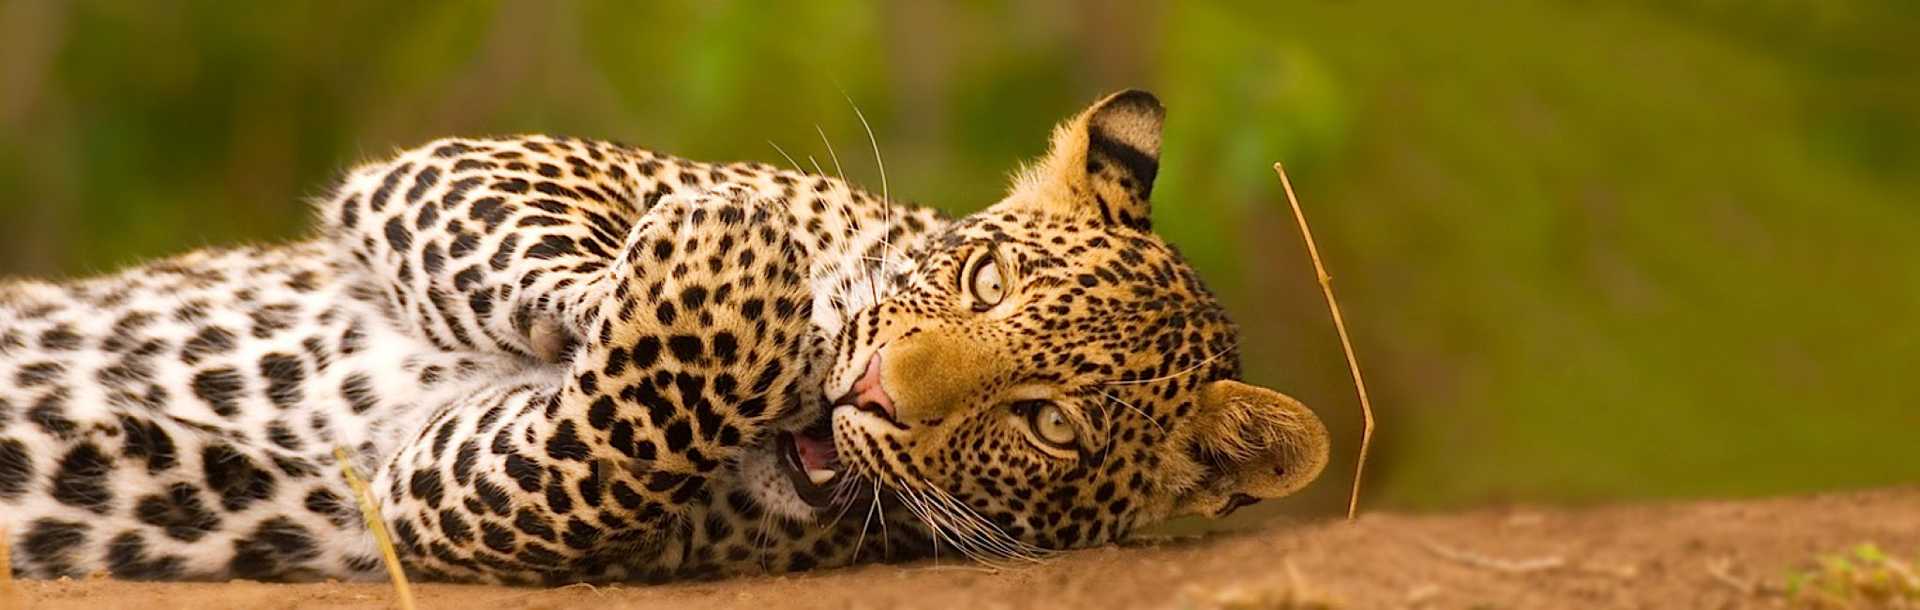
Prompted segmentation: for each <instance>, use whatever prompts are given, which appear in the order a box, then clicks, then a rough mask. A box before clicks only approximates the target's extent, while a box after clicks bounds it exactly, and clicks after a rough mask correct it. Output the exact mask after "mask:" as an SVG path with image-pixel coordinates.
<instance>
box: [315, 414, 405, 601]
mask: <svg viewBox="0 0 1920 610" xmlns="http://www.w3.org/2000/svg"><path fill="white" fill-rule="evenodd" d="M333 457H334V458H335V459H337V460H339V461H340V474H341V475H342V476H345V477H346V478H347V485H348V486H350V487H352V488H353V497H354V498H356V499H358V500H359V503H360V516H361V517H364V518H365V519H366V522H367V529H370V530H373V540H374V542H376V543H378V544H379V545H380V556H381V557H382V558H384V559H386V563H387V577H388V578H389V579H390V580H392V581H393V593H394V596H395V597H396V598H397V601H398V602H399V604H400V610H414V607H415V606H414V604H413V587H411V586H409V585H408V584H407V572H406V570H404V569H402V568H401V567H400V554H399V553H396V552H394V550H393V537H391V536H388V535H387V522H386V520H385V519H381V518H380V508H379V507H378V506H375V505H374V503H373V493H372V492H369V491H367V483H366V481H363V480H361V479H360V473H358V472H355V471H354V470H353V461H352V460H350V459H347V450H346V448H344V447H334V448H333Z"/></svg>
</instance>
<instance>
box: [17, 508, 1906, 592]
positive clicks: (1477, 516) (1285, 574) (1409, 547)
mask: <svg viewBox="0 0 1920 610" xmlns="http://www.w3.org/2000/svg"><path fill="white" fill-rule="evenodd" d="M1862 542H1874V543H1877V544H1878V545H1879V546H1880V547H1882V548H1885V549H1888V550H1890V551H1897V552H1899V553H1902V554H1906V555H1907V556H1909V557H1911V556H1912V555H1913V554H1914V553H1916V552H1920V488H1913V489H1894V490H1880V491H1868V492H1858V493H1848V494H1835V495H1825V496H1814V497H1800V498H1781V499H1767V500H1750V501H1716V502H1696V503H1685V504H1656V505H1635V506H1618V507H1607V508H1597V509H1583V510H1551V509H1535V508H1509V509H1490V510H1482V511H1476V512H1470V513H1463V514H1454V515H1431V516H1425V515H1397V514H1375V515H1368V516H1365V517H1363V518H1362V519H1360V520H1359V521H1358V522H1356V523H1344V522H1337V521H1329V522H1317V523H1299V522H1295V523H1277V524H1271V525H1269V526H1266V527H1264V528H1262V529H1260V530H1258V531H1249V532H1241V533H1234V534H1222V535H1214V536H1209V537H1206V538H1200V539H1165V540H1152V541H1143V542H1137V543H1132V544H1129V545H1127V546H1124V547H1109V548H1103V549H1094V550H1088V551H1082V552H1078V553H1072V554H1067V555H1063V556H1061V557H1058V558H1055V559H1052V560H1049V561H1047V562H1046V563H1044V564H1041V565H1034V566H1028V567H1022V568H1016V569H1009V570H1000V571H997V572H995V571H988V570H984V569H981V568H978V567H972V566H966V565H963V564H953V563H947V564H941V565H934V564H922V565H913V566H904V567H903V566H873V567H863V568H856V569H849V570H838V571H830V572H822V573H815V574H807V575H799V576H788V577H774V578H756V579H744V580H734V581H721V582H707V583H687V584H676V585H667V586H653V587H637V586H603V587H598V588H591V587H585V586H575V587H564V588H559V589H547V590H541V589H511V588H500V587H481V586H459V585H438V584H426V585H421V584H416V585H415V587H416V588H415V593H416V595H417V597H418V599H419V601H420V605H421V607H422V608H452V609H460V610H477V609H479V608H528V609H531V608H573V607H584V608H594V609H596V610H612V609H620V608H675V609H698V608H757V609H772V608H1098V609H1101V610H1118V609H1122V608H1195V609H1202V608H1274V609H1278V608H1296V607H1298V608H1315V607H1333V608H1703V609H1712V608H1745V607H1756V608H1774V607H1786V606H1787V604H1786V602H1785V600H1783V599H1782V597H1781V595H1780V594H1779V593H1778V592H1777V587H1778V585H1779V583H1781V582H1782V580H1783V576H1784V575H1785V574H1786V573H1787V572H1788V571H1789V570H1794V569H1802V568H1805V567H1808V566H1809V565H1811V562H1812V560H1813V558H1814V557H1816V556H1818V555H1820V554H1823V553H1828V552H1832V551H1836V550H1842V549H1846V548H1849V547H1851V546H1853V545H1856V544H1859V543H1862ZM1753 585H1758V586H1757V587H1754V586H1753ZM14 587H15V588H16V589H17V590H16V591H15V592H13V593H12V594H11V599H7V600H3V601H0V607H4V606H7V605H8V603H11V604H13V605H14V606H15V607H25V608H139V609H141V610H159V609H162V608H184V609H190V610H212V609H219V608H388V607H394V606H393V605H392V603H391V595H392V592H391V589H390V588H388V587H387V586H385V585H358V584H355V585H347V584H317V585H283V584H263V583H253V582H231V583H211V584H210V583H184V584H147V583H127V582H117V581H112V580H105V579H98V580H85V581H54V582H19V583H15V585H14ZM0 595H6V594H5V593H0Z"/></svg>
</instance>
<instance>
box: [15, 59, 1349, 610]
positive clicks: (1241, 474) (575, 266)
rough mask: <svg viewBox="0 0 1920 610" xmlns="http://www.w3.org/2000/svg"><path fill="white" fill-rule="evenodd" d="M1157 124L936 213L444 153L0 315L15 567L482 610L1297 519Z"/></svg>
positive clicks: (1301, 432) (1155, 118) (1124, 121)
mask: <svg viewBox="0 0 1920 610" xmlns="http://www.w3.org/2000/svg"><path fill="white" fill-rule="evenodd" d="M1164 120H1165V108H1164V106H1163V105H1162V103H1161V102H1160V100H1159V99H1158V98H1157V97H1155V96H1154V95H1153V94H1151V93H1148V92H1145V91H1140V90H1127V91H1122V92H1118V93H1114V94H1111V95H1108V96H1106V97H1103V98H1101V99H1099V100H1098V101H1097V102H1095V103H1094V104H1092V105H1091V106H1088V107H1087V108H1086V109H1084V110H1082V111H1081V112H1079V113H1077V114H1075V115H1073V116H1072V117H1070V118H1069V119H1067V120H1066V121H1064V122H1062V123H1061V124H1059V125H1058V126H1057V127H1056V128H1055V129H1054V130H1053V133H1052V134H1051V136H1050V138H1049V139H1048V142H1047V144H1048V147H1047V152H1046V153H1045V154H1044V156H1042V157H1041V158H1039V159H1038V160H1036V161H1034V162H1032V163H1030V164H1028V165H1026V166H1024V167H1023V168H1021V169H1019V170H1017V171H1016V172H1015V174H1014V178H1013V180H1012V183H1011V186H1010V187H1009V188H1008V191H1007V194H1006V195H1005V196H1004V198H1002V199H1001V200H999V201H998V202H995V203H991V204H989V205H986V206H985V207H983V208H980V209H979V211H977V212H975V213H972V214H969V215H965V216H962V217H953V216H949V215H947V214H945V213H943V212H941V211H939V210H938V209H937V208H934V207H929V206H922V205H917V204H912V203H906V202H900V201H894V200H892V198H891V197H889V196H888V195H887V194H886V193H884V192H883V193H882V194H881V195H877V196H876V195H875V194H873V193H871V192H870V191H868V190H864V189H861V188H858V187H855V186H854V185H853V184H852V183H851V182H849V181H847V180H845V179H842V178H840V177H837V176H831V175H827V174H826V172H823V171H819V170H818V169H817V168H816V171H814V172H806V171H804V170H802V169H797V168H796V169H788V168H779V167H775V166H772V165H769V164H764V163H758V162H735V163H707V162H699V161H692V160H687V159H681V158H677V157H673V156H671V155H666V154H662V153H656V152H652V151H648V150H645V149H642V148H637V147H632V146H627V145H624V144H619V143H614V142H607V141H600V140H589V139H580V138H571V137H550V136H539V135H528V136H512V137H496V138H449V139H442V140H437V141H434V142H431V143H428V144H426V145H423V146H419V147H416V148H412V149H408V150H404V151H401V152H398V153H396V154H394V155H392V156H391V157H389V158H387V159H384V160H380V161H375V162H371V163H366V164H362V165H360V166H358V167H356V168H355V169H352V170H349V171H347V172H345V173H344V174H342V175H341V176H340V177H339V179H338V180H336V181H335V182H334V183H333V184H331V185H329V186H328V187H327V188H326V189H325V190H324V193H325V194H324V195H322V196H319V197H317V198H315V205H314V208H315V212H314V219H315V220H314V226H315V228H314V229H313V231H312V233H311V234H310V235H309V236H308V237H306V238H303V239H299V240H295V241H292V242H289V243H283V244H269V245H253V246H236V247H223V248H209V249H205V250H201V251H197V252H192V253H188V254H184V255H180V256H175V257H172V258H165V259H161V260H157V261H154V262H149V263H146V264H143V265H138V266H134V267H132V268H129V269H126V270H123V271H119V272H117V273H111V274H106V275H102V276H98V277H92V278H81V279H71V280H57V281H53V280H49V281H42V280H24V279H21V280H11V281H9V282H7V283H5V284H0V533H4V534H6V535H7V540H10V541H11V544H12V554H11V558H12V562H11V565H10V566H9V568H10V569H11V570H12V571H13V573H15V574H17V575H20V576H22V577H26V578H60V577H83V576H87V575H92V574H99V573H105V574H107V575H109V576H112V577H114V578H119V579H127V580H222V579H234V578H241V579H255V580H278V581H311V580H321V579H340V580H377V579H382V578H385V574H386V572H385V570H386V569H387V566H386V565H385V563H384V561H383V559H382V545H381V543H380V542H379V540H380V537H379V536H376V535H375V534H376V533H385V534H387V537H388V538H390V540H391V547H390V548H391V549H392V551H393V552H394V553H395V555H396V557H397V558H398V562H399V563H400V564H401V567H402V568H403V569H404V570H405V571H406V572H407V573H408V574H410V575H412V576H413V577H415V578H421V579H428V580H449V581H467V582H490V583H503V584H558V583H575V582H604V581H648V582H658V581H667V580H678V579H689V578H718V577H727V576H737V575H751V574H777V573H787V572H796V571H804V570H811V569H820V568H831V567H838V566H847V565H853V564H858V563H867V562H900V561H910V560H916V559H927V558H935V559H938V558H941V557H943V556H951V557H957V558H964V560H966V561H979V562H986V563H1008V562H1023V561H1044V560H1045V558H1046V557H1048V556H1050V555H1051V554H1053V553H1057V552H1062V551H1068V550H1072V549H1078V548H1085V547H1090V546H1097V545H1102V544H1108V543H1112V542H1115V541H1120V540H1124V539H1126V538H1127V537H1129V536H1130V535H1132V534H1133V533H1134V532H1136V531H1138V530H1140V529H1142V528H1145V527H1148V526H1152V525H1155V524H1159V523H1163V522H1166V521H1169V520H1172V519H1175V518H1179V517H1186V516H1199V517H1203V518H1204V517H1220V516H1224V515H1226V514H1229V513H1232V512H1233V511H1235V510H1237V509H1239V508H1242V507H1245V506H1248V505H1251V504H1254V503H1256V502H1260V501H1263V500H1268V499H1273V498H1280V497H1284V496H1288V495H1290V494H1292V493H1294V492H1295V491H1297V490H1299V489H1301V488H1302V487H1304V486H1306V485H1307V484H1308V483H1310V482H1312V481H1313V480H1314V479H1315V478H1317V476H1318V475H1319V473H1320V471H1321V470H1322V469H1323V468H1324V467H1325V465H1326V463H1327V460H1328V452H1329V441H1328V435H1327V431H1326V428H1325V426H1324V425H1323V424H1322V423H1321V421H1320V419H1319V417H1318V416H1317V415H1316V414H1315V413H1314V412H1313V411H1312V410H1311V409H1309V408H1308V407H1306V406H1305V405H1303V404H1301V403H1300V402H1299V401H1297V400H1295V399H1293V398H1291V397H1289V396H1287V395H1286V394H1284V393H1281V392H1279V391H1276V390H1273V389H1269V388H1266V387H1262V386H1259V385H1255V384H1252V383H1248V382H1246V381H1243V380H1241V378H1240V357H1239V351H1238V349H1239V334H1238V332H1237V330H1236V327H1235V326H1234V324H1233V323H1232V321H1231V320H1230V319H1229V318H1228V316H1227V315H1226V312H1225V310H1224V308H1223V307H1222V306H1221V304H1220V303H1219V301H1218V300H1217V299H1216V298H1215V297H1214V296H1213V294H1212V293H1211V292H1209V290H1208V289H1207V288H1206V286H1205V285H1204V284H1203V283H1202V282H1201V280H1200V278H1199V277H1198V275H1197V273H1196V272H1195V271H1194V269H1193V267H1192V266H1191V265H1190V264H1188V263H1187V262H1186V261H1185V259H1183V258H1182V257H1181V256H1180V254H1179V253H1178V251H1177V250H1176V249H1175V248H1174V247H1173V246H1172V245H1171V244H1170V243H1168V242H1167V241H1166V240H1165V239H1163V238H1162V237H1160V236H1158V235H1156V234H1155V233H1154V232H1153V228H1152V222H1151V213H1150V212H1151V210H1150V208H1151V203H1150V200H1151V196H1152V190H1153V185H1154V181H1155V177H1156V174H1157V173H1158V172H1159V164H1160V149H1161V130H1162V125H1163V123H1164ZM343 470H344V471H350V472H358V473H367V474H369V475H370V478H369V480H368V482H367V484H366V485H365V487H364V489H363V490H360V489H356V487H355V486H354V485H352V484H351V483H350V482H349V480H348V477H346V476H344V474H345V473H343V472H342V471H343Z"/></svg>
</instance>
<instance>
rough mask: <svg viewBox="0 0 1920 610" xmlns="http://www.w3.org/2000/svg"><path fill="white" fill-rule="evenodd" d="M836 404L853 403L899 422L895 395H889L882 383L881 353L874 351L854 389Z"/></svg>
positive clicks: (854, 383) (854, 405)
mask: <svg viewBox="0 0 1920 610" xmlns="http://www.w3.org/2000/svg"><path fill="white" fill-rule="evenodd" d="M833 403H834V404H835V405H853V407H854V408H856V409H859V410H862V411H867V412H869V413H873V414H875V415H879V416H881V417H885V418H887V419H888V420H891V421H893V422H895V423H898V422H899V421H900V420H899V416H898V412H897V411H896V410H895V409H894V406H893V397H892V396H889V395H887V389H886V388H885V387H883V386H881V384H880V353H879V352H874V354H873V357H872V358H870V359H868V360H867V370H866V372H865V373H862V374H861V375H860V379H858V380H855V381H854V382H853V389H852V390H849V391H848V392H847V395H846V396H842V397H840V399H839V400H835V401H833Z"/></svg>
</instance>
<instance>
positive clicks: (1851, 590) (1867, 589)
mask: <svg viewBox="0 0 1920 610" xmlns="http://www.w3.org/2000/svg"><path fill="white" fill-rule="evenodd" d="M1814 563H1815V564H1817V567H1814V568H1810V569H1805V570H1798V571H1794V572H1790V573H1788V574H1787V577H1786V587H1785V593H1786V596H1787V599H1788V600H1789V601H1791V602H1792V603H1793V607H1796V608H1809V609H1820V610H1851V609H1855V608H1909V607H1915V606H1920V573H1916V572H1915V571H1914V562H1912V561H1908V560H1905V559H1901V558H1899V557H1895V556H1892V555H1889V554H1887V553H1886V552H1885V551H1882V550H1880V547H1878V546H1876V545H1874V544H1873V543H1863V544H1860V545H1859V546H1855V547H1854V548H1853V549H1852V550H1851V551H1850V552H1849V553H1832V554H1826V555H1821V556H1819V557H1816V558H1815V559H1814Z"/></svg>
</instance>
